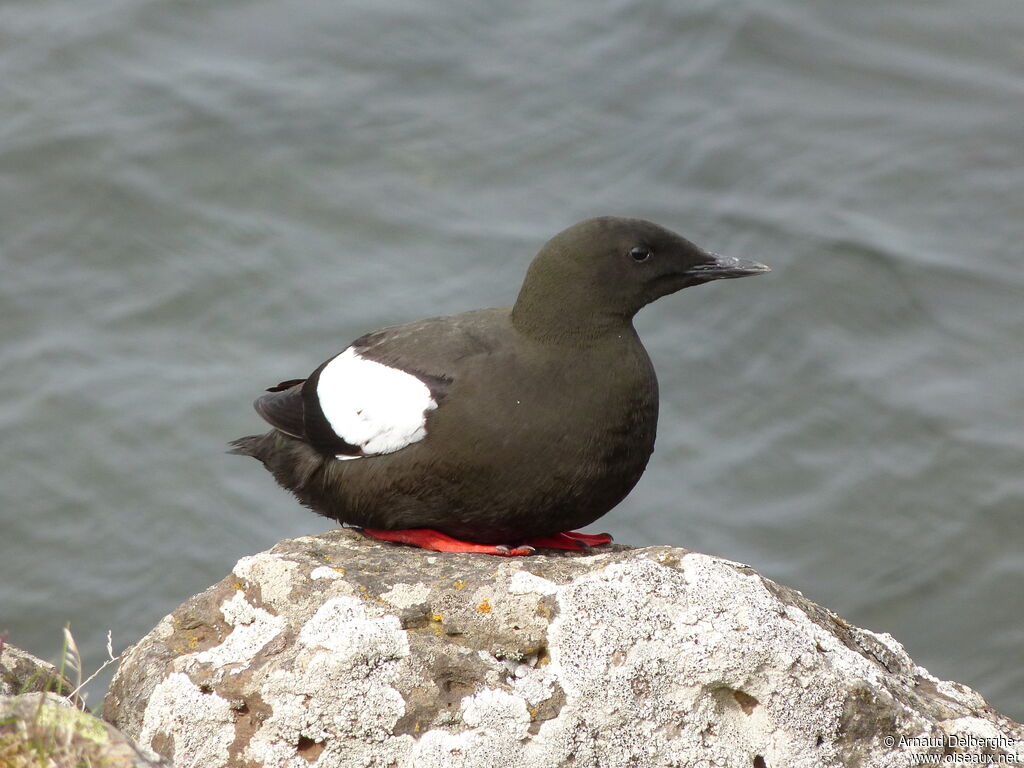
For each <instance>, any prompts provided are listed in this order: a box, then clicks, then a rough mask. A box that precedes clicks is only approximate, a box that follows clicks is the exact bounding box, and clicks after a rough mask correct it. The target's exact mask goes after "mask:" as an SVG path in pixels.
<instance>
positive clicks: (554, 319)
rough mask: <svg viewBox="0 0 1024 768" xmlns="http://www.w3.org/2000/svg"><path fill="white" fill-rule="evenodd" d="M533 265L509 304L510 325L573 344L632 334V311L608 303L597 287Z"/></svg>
mask: <svg viewBox="0 0 1024 768" xmlns="http://www.w3.org/2000/svg"><path fill="white" fill-rule="evenodd" d="M536 266H537V264H536V263H535V264H534V265H532V266H531V268H530V270H529V272H528V273H527V276H526V280H525V281H524V282H523V287H522V289H521V290H520V291H519V297H518V298H517V299H516V303H515V306H513V307H512V325H513V327H515V329H516V330H518V331H519V332H520V333H523V334H525V335H527V336H530V337H532V338H535V339H538V340H540V341H544V342H548V343H565V344H576V345H578V344H581V343H588V342H592V341H596V340H599V339H601V338H604V337H606V336H609V335H621V334H623V333H627V332H628V333H630V334H635V331H634V330H633V314H634V312H632V311H629V310H628V309H627V310H624V309H622V308H619V307H616V306H614V305H613V304H610V303H609V302H608V300H607V297H605V296H603V295H601V291H599V290H593V291H590V290H585V289H584V287H583V286H582V285H581V284H580V283H579V282H577V281H574V280H571V279H569V280H566V279H551V278H552V277H553V276H552V275H549V274H544V272H545V271H546V270H538V269H535V267H536ZM555 277H561V276H555Z"/></svg>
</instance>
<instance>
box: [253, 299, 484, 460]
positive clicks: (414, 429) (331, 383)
mask: <svg viewBox="0 0 1024 768" xmlns="http://www.w3.org/2000/svg"><path fill="white" fill-rule="evenodd" d="M478 314H479V313H466V314H465V315H457V316H454V317H441V318H431V319H429V320H424V321H421V322H419V323H413V324H409V325H403V326H395V327H392V328H385V329H383V330H380V331H374V332H373V333H369V334H366V335H365V336H362V337H361V338H359V339H357V340H356V341H355V342H353V343H352V344H351V345H350V346H349V347H347V348H346V349H345V350H343V351H342V352H341V353H339V354H338V355H335V356H334V357H332V358H331V359H330V360H327V361H326V362H324V363H323V364H322V365H321V366H320V367H319V368H317V369H316V370H315V371H314V372H313V373H312V374H311V375H310V376H309V378H307V379H293V380H290V381H287V382H282V383H281V384H279V385H278V386H276V387H271V388H270V389H269V390H267V393H266V394H264V395H262V396H261V397H260V398H258V399H257V400H256V402H255V403H254V406H255V408H256V411H257V412H258V413H259V414H260V416H262V417H263V419H264V420H266V421H267V422H268V423H270V424H271V425H272V426H273V427H275V428H276V429H278V430H280V431H281V432H284V433H285V434H288V435H291V436H292V437H296V438H299V439H301V440H305V441H306V442H308V443H310V444H311V445H312V446H313V447H314V448H316V449H317V450H319V451H321V452H322V453H325V454H328V455H334V456H335V457H336V458H338V459H359V458H364V457H367V456H377V455H381V454H386V453H394V452H395V451H399V450H401V449H402V448H404V447H405V446H407V445H410V444H412V443H415V442H418V441H420V440H422V439H423V438H424V437H426V435H427V428H428V427H427V416H428V414H429V413H430V412H431V411H433V410H435V409H437V408H438V407H441V406H442V405H443V402H444V399H445V398H446V397H447V395H448V392H449V389H450V386H451V384H452V383H453V381H454V379H455V371H456V370H457V369H458V368H459V365H460V361H465V359H466V358H468V357H474V356H476V355H479V354H486V353H488V352H489V351H490V350H491V348H492V344H491V343H490V342H489V340H488V333H487V332H486V326H487V323H486V322H483V323H482V322H481V318H479V317H475V316H476V315H478Z"/></svg>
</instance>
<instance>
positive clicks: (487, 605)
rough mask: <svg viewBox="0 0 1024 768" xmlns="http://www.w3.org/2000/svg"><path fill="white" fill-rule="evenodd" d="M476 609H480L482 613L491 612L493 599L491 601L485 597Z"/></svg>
mask: <svg viewBox="0 0 1024 768" xmlns="http://www.w3.org/2000/svg"><path fill="white" fill-rule="evenodd" d="M476 609H477V610H478V611H480V613H490V612H491V601H490V600H488V599H487V598H486V597H485V598H484V599H483V602H482V603H480V605H478V606H477V607H476Z"/></svg>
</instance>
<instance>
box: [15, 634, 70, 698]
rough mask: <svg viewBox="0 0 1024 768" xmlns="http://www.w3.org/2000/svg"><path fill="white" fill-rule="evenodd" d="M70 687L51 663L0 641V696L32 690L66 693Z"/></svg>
mask: <svg viewBox="0 0 1024 768" xmlns="http://www.w3.org/2000/svg"><path fill="white" fill-rule="evenodd" d="M73 688H74V686H73V685H72V684H71V683H70V682H69V681H68V680H67V679H66V678H64V677H62V676H61V674H60V672H59V671H58V670H57V668H56V667H55V666H53V664H50V663H48V662H45V661H43V660H42V659H39V658H36V657H35V656H33V655H32V654H31V653H28V652H26V651H23V650H21V649H20V648H16V647H14V646H13V645H10V644H9V643H7V642H5V641H3V640H2V639H0V696H14V695H17V694H19V693H29V692H32V691H55V692H56V693H62V692H63V693H64V694H69V693H71V691H72V689H73Z"/></svg>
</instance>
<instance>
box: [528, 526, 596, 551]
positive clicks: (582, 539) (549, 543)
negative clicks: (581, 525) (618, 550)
mask: <svg viewBox="0 0 1024 768" xmlns="http://www.w3.org/2000/svg"><path fill="white" fill-rule="evenodd" d="M611 543H612V537H611V536H610V535H608V534H607V533H580V532H579V531H566V532H565V533H554V534H552V535H550V536H538V537H536V538H534V539H530V540H529V541H528V542H527V544H530V545H532V546H534V547H544V548H545V549H572V550H576V551H581V550H584V549H590V548H591V547H599V546H601V545H602V544H611Z"/></svg>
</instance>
